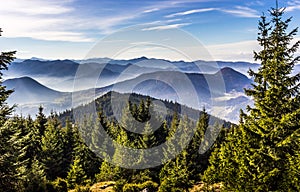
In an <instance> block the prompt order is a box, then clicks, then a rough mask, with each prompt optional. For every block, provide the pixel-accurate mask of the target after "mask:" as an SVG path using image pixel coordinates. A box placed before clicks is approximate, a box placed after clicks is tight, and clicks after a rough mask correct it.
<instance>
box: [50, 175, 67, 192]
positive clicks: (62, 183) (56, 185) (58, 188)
mask: <svg viewBox="0 0 300 192" xmlns="http://www.w3.org/2000/svg"><path fill="white" fill-rule="evenodd" d="M52 185H53V189H54V191H55V192H67V191H68V186H67V182H66V180H64V179H62V178H59V177H58V178H57V179H55V181H53V182H52Z"/></svg>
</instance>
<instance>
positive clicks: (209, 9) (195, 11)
mask: <svg viewBox="0 0 300 192" xmlns="http://www.w3.org/2000/svg"><path fill="white" fill-rule="evenodd" d="M215 10H217V9H216V8H203V9H193V10H189V11H184V12H178V13H174V14H170V15H167V16H166V17H167V18H171V17H176V16H183V15H190V14H194V13H203V12H208V11H215Z"/></svg>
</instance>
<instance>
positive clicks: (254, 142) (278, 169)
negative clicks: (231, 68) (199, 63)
mask: <svg viewBox="0 0 300 192" xmlns="http://www.w3.org/2000/svg"><path fill="white" fill-rule="evenodd" d="M270 13H271V16H272V19H271V21H270V22H267V19H266V17H265V16H262V17H261V21H260V22H259V30H260V32H259V37H258V41H259V44H260V45H261V46H262V50H261V51H259V52H258V53H257V52H255V55H254V58H255V59H256V60H260V61H261V67H260V68H259V70H258V72H254V71H252V70H250V71H249V74H250V75H251V76H252V77H254V82H255V84H253V88H252V89H248V90H246V94H247V95H248V96H251V97H252V98H253V100H254V107H252V108H251V107H249V106H248V113H247V114H245V113H243V112H242V113H241V121H240V126H239V127H238V128H237V129H236V130H234V131H233V132H232V133H231V134H229V135H228V137H227V139H226V142H225V143H223V144H221V146H220V148H218V149H216V150H215V151H214V153H213V155H212V156H211V158H210V164H211V166H210V167H209V168H208V170H207V171H206V173H205V176H204V178H205V179H206V180H207V181H209V182H217V181H222V182H223V183H224V185H225V187H226V188H227V190H232V191H241V190H243V191H297V189H298V188H297V187H298V184H296V183H297V181H298V180H299V178H300V175H299V174H297V171H295V170H297V167H298V165H299V158H295V157H297V154H299V150H300V145H299V142H295V141H299V130H300V121H299V116H300V110H299V108H300V100H299V80H300V74H297V75H295V76H293V75H292V70H293V68H294V65H295V64H296V63H297V62H298V61H299V60H300V57H295V58H294V54H295V53H296V51H297V49H298V47H299V45H300V41H298V42H296V44H293V45H290V43H291V41H292V40H293V37H294V36H295V35H296V32H297V29H294V30H292V31H291V32H287V29H288V25H289V22H290V21H291V18H288V19H287V20H283V18H282V17H283V13H284V9H280V8H275V9H272V10H271V11H270ZM298 173H299V172H298Z"/></svg>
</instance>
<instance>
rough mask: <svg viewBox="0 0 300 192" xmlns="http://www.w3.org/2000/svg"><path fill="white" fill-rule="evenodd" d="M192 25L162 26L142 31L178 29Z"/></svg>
mask: <svg viewBox="0 0 300 192" xmlns="http://www.w3.org/2000/svg"><path fill="white" fill-rule="evenodd" d="M187 25H190V23H179V24H170V25H160V26H155V27H148V28H144V29H142V31H155V30H168V29H176V28H180V27H183V26H187Z"/></svg>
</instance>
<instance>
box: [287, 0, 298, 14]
mask: <svg viewBox="0 0 300 192" xmlns="http://www.w3.org/2000/svg"><path fill="white" fill-rule="evenodd" d="M287 4H288V6H287V7H286V9H285V10H286V11H287V12H292V11H295V10H300V1H298V0H295V1H288V3H287Z"/></svg>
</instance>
